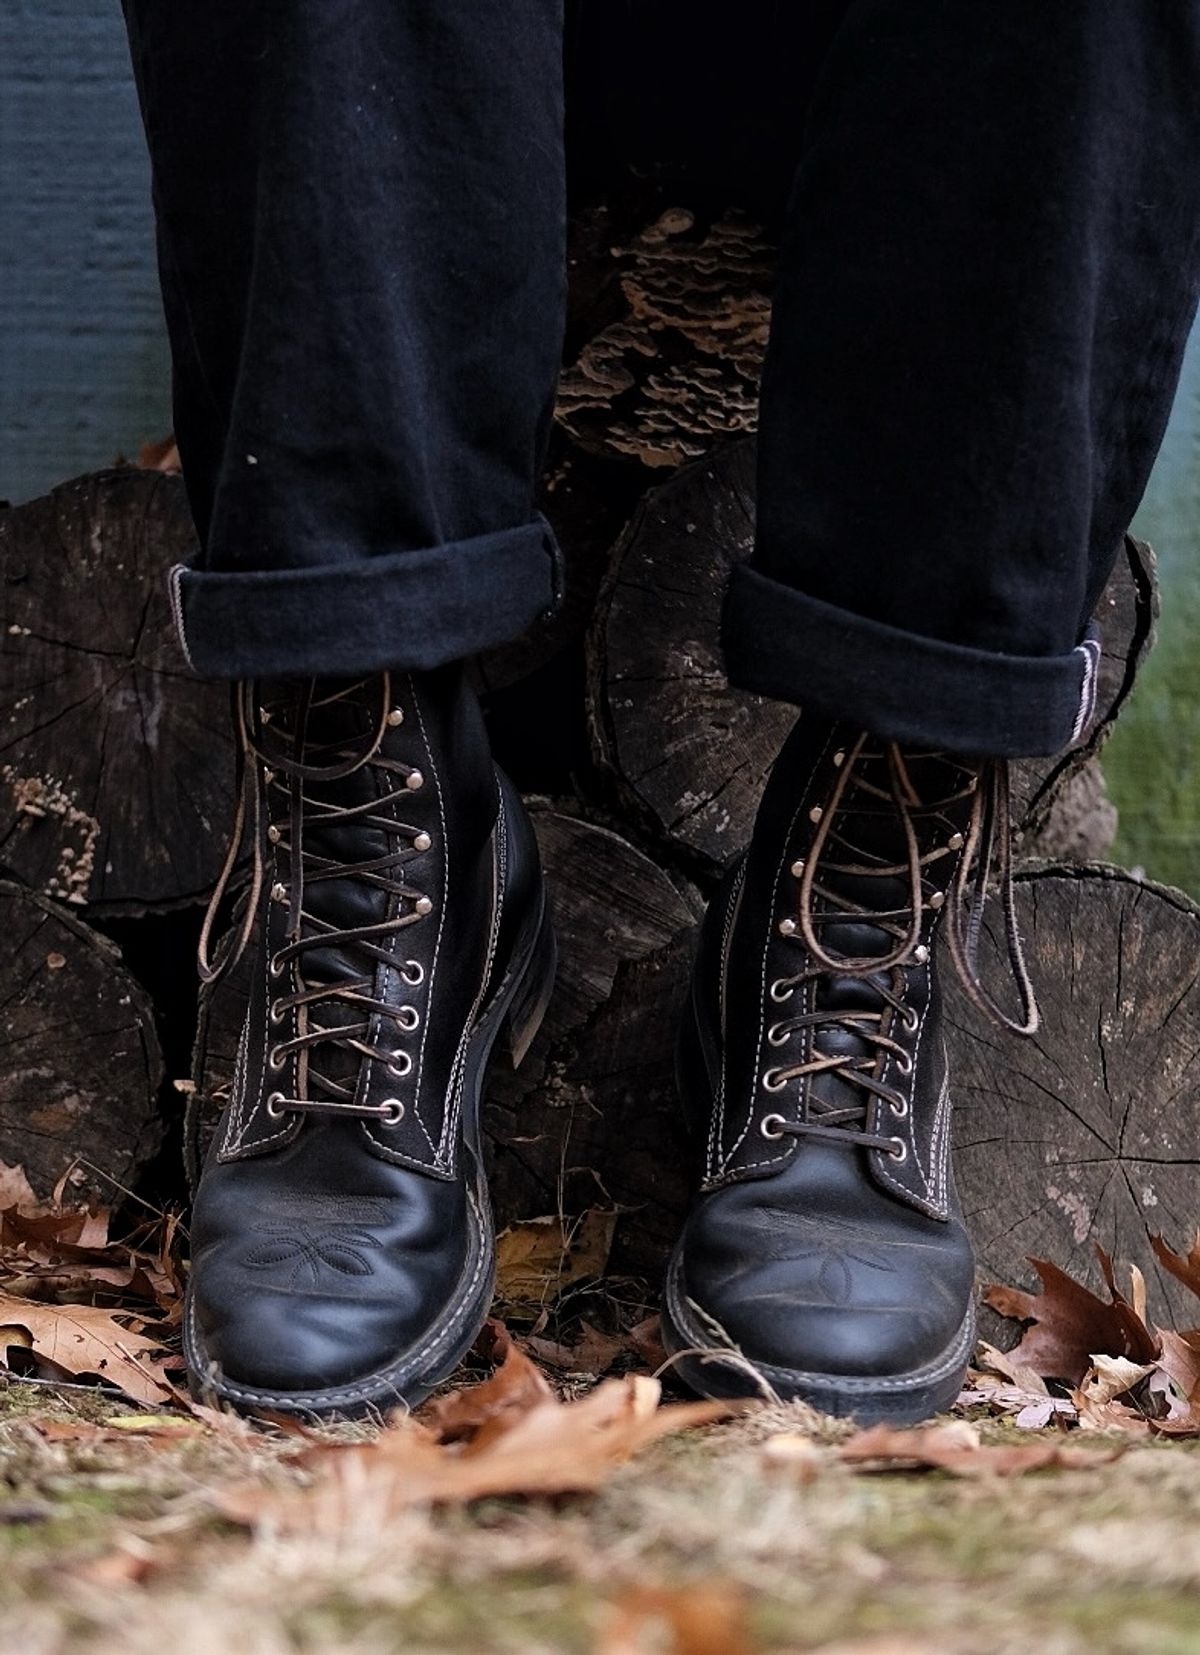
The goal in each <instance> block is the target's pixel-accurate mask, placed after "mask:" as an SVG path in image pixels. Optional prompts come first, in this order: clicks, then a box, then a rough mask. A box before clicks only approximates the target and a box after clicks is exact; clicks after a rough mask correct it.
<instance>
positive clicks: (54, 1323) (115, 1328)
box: [0, 1288, 177, 1404]
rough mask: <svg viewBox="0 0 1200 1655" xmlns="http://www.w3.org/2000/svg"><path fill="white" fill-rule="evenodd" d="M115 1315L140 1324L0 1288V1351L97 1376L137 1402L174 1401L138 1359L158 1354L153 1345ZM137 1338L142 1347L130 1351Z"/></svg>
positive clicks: (168, 1389)
mask: <svg viewBox="0 0 1200 1655" xmlns="http://www.w3.org/2000/svg"><path fill="white" fill-rule="evenodd" d="M119 1315H124V1316H125V1317H126V1320H128V1321H132V1322H133V1323H134V1324H135V1326H136V1324H137V1323H138V1322H139V1321H140V1318H138V1317H136V1316H132V1317H131V1316H130V1315H129V1313H128V1312H114V1311H110V1310H102V1309H100V1308H99V1306H97V1305H57V1304H42V1303H40V1302H38V1301H37V1300H35V1299H19V1298H17V1297H15V1295H13V1294H11V1293H7V1292H5V1290H4V1289H3V1288H0V1351H3V1350H4V1349H5V1348H6V1347H7V1346H8V1345H10V1344H17V1345H23V1346H24V1347H25V1348H26V1349H28V1350H31V1351H32V1352H33V1354H34V1355H35V1356H40V1357H44V1358H45V1359H46V1360H47V1361H48V1362H51V1363H53V1364H54V1365H55V1367H57V1368H60V1369H62V1370H64V1371H65V1372H67V1373H69V1374H97V1375H98V1376H99V1377H100V1378H101V1379H104V1380H106V1381H107V1382H108V1383H109V1384H110V1385H114V1386H116V1387H117V1389H118V1390H121V1391H124V1392H125V1394H126V1395H127V1396H131V1397H133V1398H134V1400H135V1401H138V1402H150V1403H156V1404H158V1403H162V1402H170V1401H174V1400H176V1399H177V1393H176V1392H175V1390H174V1389H173V1387H172V1386H171V1385H170V1384H169V1383H168V1382H167V1381H166V1380H165V1379H160V1378H158V1377H157V1376H156V1375H155V1374H154V1372H153V1370H152V1369H151V1368H150V1367H149V1366H148V1365H147V1364H146V1362H145V1361H144V1360H143V1357H144V1356H145V1355H150V1354H153V1353H154V1352H155V1351H156V1350H157V1347H156V1345H155V1343H154V1340H153V1339H151V1338H148V1336H146V1335H145V1334H144V1333H141V1332H140V1331H138V1332H134V1331H131V1329H130V1328H129V1327H127V1326H125V1325H124V1324H123V1323H122V1322H121V1321H119V1320H118V1319H117V1318H118V1316H119ZM137 1338H142V1339H144V1340H145V1343H144V1345H143V1346H142V1347H141V1348H139V1349H137V1350H136V1351H135V1350H132V1349H131V1341H132V1340H135V1339H137Z"/></svg>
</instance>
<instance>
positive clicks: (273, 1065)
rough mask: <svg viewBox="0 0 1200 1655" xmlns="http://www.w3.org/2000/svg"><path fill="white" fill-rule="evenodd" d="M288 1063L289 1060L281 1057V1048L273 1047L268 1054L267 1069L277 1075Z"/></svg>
mask: <svg viewBox="0 0 1200 1655" xmlns="http://www.w3.org/2000/svg"><path fill="white" fill-rule="evenodd" d="M286 1062H287V1058H286V1057H283V1056H281V1055H280V1051H279V1047H278V1046H272V1047H271V1050H270V1051H269V1052H268V1053H267V1068H268V1069H270V1070H271V1072H272V1073H273V1074H276V1075H277V1074H278V1073H279V1071H280V1069H282V1068H283V1066H284V1064H285V1063H286Z"/></svg>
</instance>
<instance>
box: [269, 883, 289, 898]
mask: <svg viewBox="0 0 1200 1655" xmlns="http://www.w3.org/2000/svg"><path fill="white" fill-rule="evenodd" d="M287 894H288V893H287V886H286V885H285V884H284V883H283V881H282V879H277V880H276V881H275V883H274V885H272V886H271V901H272V902H286V901H287Z"/></svg>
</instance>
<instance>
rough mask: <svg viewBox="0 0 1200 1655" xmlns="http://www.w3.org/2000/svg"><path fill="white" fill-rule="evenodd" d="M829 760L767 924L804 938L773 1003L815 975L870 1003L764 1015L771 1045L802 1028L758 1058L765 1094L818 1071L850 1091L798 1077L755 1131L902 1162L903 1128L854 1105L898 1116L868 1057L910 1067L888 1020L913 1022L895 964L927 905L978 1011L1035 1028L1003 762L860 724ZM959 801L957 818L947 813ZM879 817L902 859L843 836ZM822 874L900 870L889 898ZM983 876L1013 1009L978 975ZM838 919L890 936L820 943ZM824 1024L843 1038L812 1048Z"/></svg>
mask: <svg viewBox="0 0 1200 1655" xmlns="http://www.w3.org/2000/svg"><path fill="white" fill-rule="evenodd" d="M834 762H835V765H836V766H837V772H838V773H837V777H836V780H835V782H834V786H833V788H832V790H831V792H830V795H829V798H828V800H827V801H826V802H825V804H823V805H815V806H814V807H813V808H812V811H811V812H810V819H811V820H812V821H813V822H814V823H815V824H816V830H817V831H816V833H815V834H814V836H813V841H812V845H811V848H810V850H809V853H808V856H807V857H806V858H805V859H804V860H803V861H797V862H795V863H793V864H792V870H791V871H792V874H793V876H794V877H795V878H796V879H797V880H798V882H799V892H798V902H797V910H796V914H795V916H794V917H792V916H787V917H785V918H784V919H783V920H782V921H781V922H780V926H779V930H780V932H781V934H782V935H783V936H785V937H787V938H790V939H792V940H794V941H795V943H796V944H797V945H798V946H800V947H802V948H803V950H804V953H805V963H804V965H803V966H801V968H800V969H799V970H798V971H796V972H795V973H794V974H793V975H791V976H786V977H780V978H777V979H776V980H775V981H774V982H773V983H772V984H771V988H770V994H771V999H772V1000H773V1001H774V1002H776V1003H777V1004H782V1003H784V1002H786V1001H788V1000H790V999H792V997H793V996H794V995H795V994H796V992H797V991H798V990H801V989H803V988H804V987H805V986H806V985H807V984H808V983H810V982H814V981H816V980H817V979H819V978H822V977H826V976H829V975H836V976H841V977H859V978H868V979H870V991H871V994H872V996H873V998H874V1000H875V1002H876V1004H875V1005H874V1006H870V1007H867V1006H863V1007H859V1006H853V1005H850V1006H844V1007H837V1006H820V1007H817V1008H816V1009H814V1010H811V1011H807V1012H804V1013H801V1014H799V1015H797V1016H793V1017H785V1018H782V1019H781V1020H780V1021H778V1022H776V1023H773V1024H772V1025H771V1026H770V1027H769V1028H768V1030H767V1039H768V1042H769V1043H770V1044H771V1045H772V1046H777V1047H780V1048H784V1047H786V1046H788V1045H789V1044H790V1043H791V1041H792V1040H793V1039H794V1038H795V1037H796V1036H797V1035H803V1036H805V1038H806V1051H807V1053H808V1055H807V1056H805V1057H804V1058H802V1059H801V1060H799V1061H796V1062H791V1063H781V1064H780V1065H778V1066H776V1067H773V1068H768V1069H767V1070H765V1072H764V1073H763V1075H762V1077H761V1082H762V1086H763V1089H764V1091H766V1092H769V1093H776V1092H782V1091H784V1089H785V1088H786V1087H787V1086H788V1085H789V1084H790V1083H791V1082H792V1081H796V1080H804V1079H809V1078H811V1077H814V1076H817V1075H821V1074H827V1075H830V1076H833V1077H836V1078H838V1079H841V1080H844V1081H848V1082H850V1084H851V1086H852V1087H853V1088H854V1089H855V1090H856V1091H857V1092H858V1093H859V1094H860V1095H859V1097H858V1098H856V1099H854V1100H853V1101H846V1102H842V1101H834V1100H833V1099H830V1098H822V1097H821V1096H819V1095H818V1094H817V1093H816V1091H815V1090H814V1089H813V1088H811V1087H808V1088H806V1089H805V1091H806V1096H805V1098H804V1118H803V1119H802V1120H800V1121H789V1120H788V1119H787V1118H786V1117H784V1116H783V1115H779V1114H768V1115H766V1116H764V1118H763V1120H762V1122H761V1124H760V1130H761V1132H762V1134H763V1136H764V1137H766V1138H781V1137H783V1136H784V1135H785V1134H791V1135H795V1136H804V1137H810V1138H829V1139H835V1140H837V1141H839V1142H843V1143H845V1142H851V1143H856V1144H861V1145H863V1146H864V1147H867V1148H873V1149H880V1150H884V1151H886V1152H887V1153H888V1154H889V1155H891V1156H892V1157H893V1159H895V1160H897V1161H903V1160H904V1159H906V1157H907V1145H906V1144H905V1141H904V1140H903V1139H902V1138H899V1137H888V1136H884V1135H882V1134H876V1133H872V1132H869V1131H867V1130H866V1126H867V1116H868V1111H869V1109H870V1106H871V1103H872V1100H873V1099H874V1098H879V1099H881V1100H882V1101H883V1102H885V1103H886V1104H887V1106H888V1108H889V1110H890V1111H891V1114H892V1116H893V1117H894V1118H895V1119H897V1120H902V1119H904V1117H905V1116H906V1115H907V1114H908V1111H909V1102H908V1099H907V1097H906V1096H905V1095H904V1093H903V1092H902V1091H900V1090H899V1089H898V1088H896V1087H894V1086H889V1085H888V1084H887V1083H886V1081H884V1080H883V1079H881V1078H880V1070H881V1068H882V1066H883V1062H884V1060H885V1059H886V1058H887V1057H889V1056H891V1057H892V1058H894V1060H895V1067H896V1070H897V1072H898V1073H899V1075H900V1076H902V1077H906V1076H908V1075H909V1074H911V1072H912V1058H911V1057H910V1056H909V1054H908V1051H907V1049H906V1048H905V1047H904V1046H903V1045H902V1044H901V1042H899V1041H898V1040H897V1039H896V1038H895V1032H894V1031H895V1030H896V1028H897V1025H899V1026H900V1027H902V1028H903V1029H904V1030H906V1031H907V1032H908V1033H910V1034H911V1033H914V1032H915V1031H916V1028H917V1027H918V1024H919V1018H918V1016H917V1014H916V1012H915V1010H914V1009H913V1007H912V1006H911V1005H910V1004H909V1002H908V999H907V997H906V993H905V990H906V982H905V977H904V970H905V968H906V967H911V966H913V965H918V966H921V965H925V964H926V963H927V962H928V960H929V952H930V951H929V947H928V945H927V944H926V943H923V942H922V941H921V935H922V931H923V929H924V926H925V922H926V919H927V917H928V915H929V913H930V912H931V911H933V912H936V911H937V910H938V909H941V908H942V907H943V906H944V908H945V927H946V938H947V944H948V946H949V950H950V957H951V959H952V961H953V963H954V966H955V970H956V974H957V976H958V978H959V980H960V981H961V983H962V986H963V989H964V991H965V992H966V995H967V997H968V999H969V1000H970V1001H971V1002H972V1004H973V1005H975V1006H976V1007H977V1008H978V1009H979V1010H980V1011H981V1012H982V1013H983V1014H984V1015H985V1016H986V1017H987V1018H988V1019H989V1020H990V1021H991V1022H993V1023H994V1024H996V1025H998V1026H999V1027H1001V1028H1003V1029H1008V1030H1011V1031H1013V1032H1014V1033H1017V1034H1023V1035H1032V1034H1034V1033H1035V1032H1036V1030H1037V1027H1038V1007H1037V1000H1036V997H1035V995H1034V990H1033V985H1032V982H1031V981H1030V977H1029V971H1028V968H1027V966H1026V962H1025V955H1024V950H1023V948H1022V944H1021V936H1020V931H1019V929H1018V925H1017V914H1016V903H1015V899H1014V893H1013V877H1012V852H1011V806H1010V798H1009V778H1008V765H1007V762H1006V761H1005V760H1003V759H988V760H985V761H983V763H982V764H980V765H978V766H976V765H967V764H965V763H962V762H960V761H959V760H957V759H955V758H953V757H951V756H949V755H946V754H941V753H928V754H918V753H911V752H910V753H906V752H904V751H902V750H901V748H900V747H899V746H898V745H897V744H896V743H895V742H885V743H882V744H880V743H877V742H875V741H873V740H872V738H871V737H870V736H868V735H865V734H864V735H860V736H859V737H857V739H856V740H855V741H854V742H853V743H852V744H851V745H850V746H849V748H848V749H845V750H842V751H839V752H838V753H836V754H835V755H834ZM915 770H919V771H920V772H921V776H922V781H923V782H924V783H925V784H926V785H925V788H924V792H925V793H929V792H930V791H931V789H932V796H931V797H923V791H922V789H919V788H918V786H917V785H916V782H915V780H914V771H915ZM935 783H938V784H940V785H938V786H935V785H934V784H935ZM964 812H965V815H966V821H965V827H964V826H960V825H957V824H959V823H961V821H962V817H963V815H964ZM885 819H886V822H887V823H888V825H889V826H890V825H891V824H894V825H896V826H898V827H899V830H900V842H901V845H902V855H903V859H902V860H899V861H888V860H887V858H886V855H881V854H879V853H878V852H876V851H874V850H871V849H868V848H866V847H865V846H864V845H862V844H861V843H858V844H856V843H855V842H854V837H853V835H854V834H855V829H856V824H857V827H858V829H859V832H860V835H861V834H865V835H866V836H867V838H868V841H869V838H870V829H871V827H872V826H874V827H876V828H878V827H879V825H880V823H881V821H884V820H885ZM835 823H837V824H838V825H835ZM946 858H954V859H955V860H954V867H953V871H952V873H951V877H950V880H949V883H948V885H947V886H946V887H945V888H938V887H937V886H936V885H935V883H934V881H933V880H932V879H931V878H930V877H929V876H930V873H931V872H932V871H933V870H935V869H936V867H937V865H938V864H939V863H941V862H944V860H945V859H946ZM832 877H840V878H842V879H843V880H849V881H859V880H872V881H875V880H903V882H904V883H903V887H902V889H903V897H902V900H901V902H900V904H899V905H898V906H896V907H894V908H886V907H882V906H878V905H871V904H868V903H865V902H860V901H856V900H855V899H854V897H853V896H852V895H850V894H849V892H848V890H847V888H846V887H845V886H843V887H842V888H838V887H837V886H836V885H835V884H834V883H832V882H831V878H832ZM993 878H994V879H995V882H996V884H997V887H998V890H999V897H1000V905H1001V914H1002V919H1003V931H1004V945H1005V951H1006V954H1007V959H1008V965H1009V969H1010V972H1011V975H1012V979H1013V982H1014V984H1015V987H1016V990H1017V996H1018V1001H1019V1008H1020V1009H1019V1012H1018V1015H1017V1016H1015V1017H1014V1016H1011V1015H1010V1014H1009V1013H1008V1012H1006V1011H1005V1010H1004V1009H1003V1008H1002V1007H1001V1006H1000V1005H999V1004H998V1002H997V1001H996V1000H995V999H994V997H993V996H992V994H991V993H990V992H989V990H988V989H987V988H986V987H985V985H984V983H983V980H982V974H981V970H980V964H979V947H980V939H981V936H982V931H983V921H984V914H985V908H986V901H987V891H988V886H989V884H990V883H991V881H992V880H993ZM850 888H851V889H854V886H853V885H852V886H851V887H850ZM847 921H850V922H856V923H863V924H866V925H869V926H870V927H872V928H873V929H875V930H877V931H880V932H882V933H883V934H884V935H885V936H886V937H889V938H892V939H894V942H893V944H892V946H891V947H890V948H885V950H884V952H882V953H880V954H876V955H864V956H853V955H846V954H842V953H840V952H837V951H835V950H834V949H833V948H831V947H828V946H826V944H825V942H824V941H823V937H822V933H823V932H824V931H826V930H828V928H829V927H830V926H832V925H836V924H839V923H840V924H845V923H846V922H847ZM831 1029H836V1030H840V1031H842V1032H843V1033H844V1034H846V1035H849V1036H851V1037H853V1048H854V1049H851V1050H847V1051H840V1052H825V1051H822V1050H820V1049H819V1047H818V1045H817V1037H818V1034H819V1033H820V1032H821V1031H828V1030H831ZM843 1097H844V1093H843Z"/></svg>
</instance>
